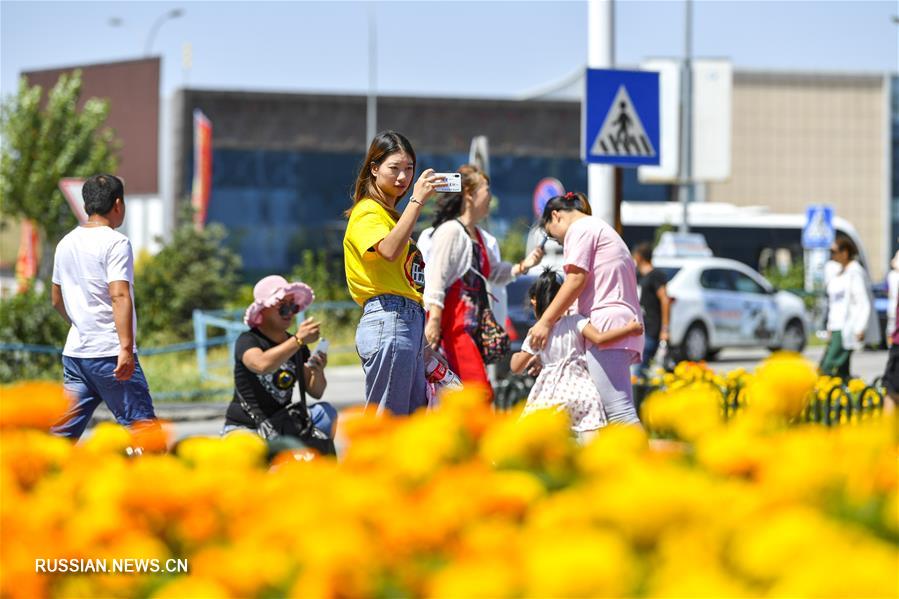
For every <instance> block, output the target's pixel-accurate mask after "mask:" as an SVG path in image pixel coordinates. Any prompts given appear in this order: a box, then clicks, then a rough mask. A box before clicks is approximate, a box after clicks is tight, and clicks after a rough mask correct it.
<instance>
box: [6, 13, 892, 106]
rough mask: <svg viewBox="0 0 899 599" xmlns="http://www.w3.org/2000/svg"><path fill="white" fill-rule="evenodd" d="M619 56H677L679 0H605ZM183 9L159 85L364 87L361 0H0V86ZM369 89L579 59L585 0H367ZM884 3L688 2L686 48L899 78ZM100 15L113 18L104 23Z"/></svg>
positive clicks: (459, 82)
mask: <svg viewBox="0 0 899 599" xmlns="http://www.w3.org/2000/svg"><path fill="white" fill-rule="evenodd" d="M615 6H616V8H615V10H616V59H617V62H618V64H619V65H637V64H639V62H640V61H641V60H642V59H644V58H646V57H654V56H679V55H680V54H681V53H682V51H683V2H680V1H677V0H672V1H670V2H658V1H652V2H650V1H639V0H626V1H619V2H616V5H615ZM178 7H180V8H183V9H184V10H185V15H184V16H183V17H181V18H180V19H177V20H172V21H169V22H167V23H165V24H164V25H163V26H162V27H161V29H160V30H159V33H158V35H157V36H156V38H155V42H154V44H153V53H154V54H160V55H162V56H163V77H162V86H163V90H162V92H163V93H164V94H166V95H168V94H169V93H171V91H172V90H174V89H176V88H178V87H181V86H183V85H184V81H185V74H184V72H183V71H182V60H181V55H182V46H183V44H184V43H185V42H190V43H191V44H192V47H193V68H192V70H191V71H190V73H189V75H187V77H188V79H187V81H188V83H189V85H190V86H193V87H202V88H219V89H268V90H291V91H332V92H348V93H363V92H364V91H365V89H366V87H367V82H368V69H367V62H366V56H367V47H368V46H367V31H368V29H367V27H368V26H367V16H366V15H367V6H366V4H365V3H358V2H252V3H251V2H108V3H102V2H7V1H3V2H2V3H0V73H2V80H0V93H2V95H4V96H6V95H7V94H9V93H12V92H13V91H14V89H15V86H16V80H17V77H18V74H19V73H20V72H21V71H22V70H28V69H36V68H49V67H56V66H67V65H73V64H85V63H95V62H104V61H112V60H121V59H128V58H134V57H138V56H140V55H141V54H142V52H143V47H144V43H145V40H146V38H147V33H148V31H149V29H150V26H151V24H152V23H153V21H154V20H155V18H156V17H157V16H159V15H161V14H163V13H164V12H166V11H167V10H171V9H173V8H178ZM375 10H376V15H377V17H376V18H377V24H378V41H379V51H378V88H379V89H380V91H381V92H382V93H387V94H410V95H448V96H475V97H510V96H511V97H515V96H519V95H521V94H522V93H524V92H527V91H529V90H531V89H534V88H537V87H540V86H541V85H543V84H546V83H548V82H551V81H555V80H558V79H560V78H562V77H564V76H565V75H568V74H569V73H571V72H572V71H574V70H575V69H576V68H578V67H579V66H581V65H583V64H584V63H585V62H586V51H587V50H586V49H587V33H586V16H587V6H586V3H585V2H565V1H556V2H477V3H475V2H378V3H377V4H375ZM895 14H899V2H896V1H893V0H888V1H870V2H866V1H834V2H821V1H808V2H775V1H770V2H758V1H752V2H750V1H723V0H719V1H696V2H695V4H694V17H695V18H694V32H695V35H694V54H695V55H696V56H714V57H729V58H730V59H731V60H732V61H733V63H734V65H735V66H736V68H738V69H739V68H745V69H774V70H804V71H808V70H811V71H825V72H829V71H847V72H858V71H864V72H878V71H890V72H896V71H897V61H899V46H897V33H899V26H897V25H895V24H894V23H893V22H892V19H891V17H892V15H895ZM111 17H118V18H120V19H121V20H122V24H121V25H120V26H119V27H111V26H110V25H109V24H108V22H109V19H110V18H111Z"/></svg>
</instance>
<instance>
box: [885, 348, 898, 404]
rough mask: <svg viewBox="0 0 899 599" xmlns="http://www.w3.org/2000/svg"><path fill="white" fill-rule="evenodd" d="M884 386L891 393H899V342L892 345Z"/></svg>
mask: <svg viewBox="0 0 899 599" xmlns="http://www.w3.org/2000/svg"><path fill="white" fill-rule="evenodd" d="M883 386H884V387H886V390H887V393H889V394H890V395H899V344H894V345H893V346H892V347H890V355H889V357H888V358H887V367H886V370H884V371H883Z"/></svg>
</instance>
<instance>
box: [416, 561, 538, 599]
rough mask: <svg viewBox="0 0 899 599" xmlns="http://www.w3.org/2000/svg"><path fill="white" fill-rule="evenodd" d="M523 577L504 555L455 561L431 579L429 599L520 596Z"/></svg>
mask: <svg viewBox="0 0 899 599" xmlns="http://www.w3.org/2000/svg"><path fill="white" fill-rule="evenodd" d="M519 578H520V575H519V572H518V567H517V566H516V564H513V563H510V561H509V560H508V559H504V558H503V556H502V555H492V556H481V559H477V560H474V559H468V560H462V561H458V562H453V563H451V564H449V565H448V566H447V567H445V568H443V569H442V570H440V571H439V572H437V574H436V575H434V577H433V578H432V579H431V581H430V583H429V585H428V591H427V595H428V597H446V598H447V599H458V598H460V597H473V598H474V597H485V598H494V597H496V598H501V597H516V596H519V595H520V594H519V591H518V589H519V585H520V581H519Z"/></svg>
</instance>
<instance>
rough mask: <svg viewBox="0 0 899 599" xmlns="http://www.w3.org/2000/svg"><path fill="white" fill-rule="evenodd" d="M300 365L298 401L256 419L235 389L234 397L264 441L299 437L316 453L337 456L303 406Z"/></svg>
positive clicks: (304, 382) (304, 401)
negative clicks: (260, 432)
mask: <svg viewBox="0 0 899 599" xmlns="http://www.w3.org/2000/svg"><path fill="white" fill-rule="evenodd" d="M302 368H303V366H302V364H301V365H300V376H298V377H297V378H298V379H299V384H300V401H299V403H291V404H288V405H286V406H284V407H283V408H281V409H280V410H278V411H277V412H275V413H274V414H272V415H271V416H269V417H268V418H267V419H266V420H264V421H262V422H259V421H257V420H258V419H257V417H256V416H255V415H254V414H253V411H252V410H251V409H250V405H249V403H247V401H246V400H245V399H244V397H243V395H241V394H240V391H239V390H237V389H235V391H236V392H237V399H238V401H240V405H241V407H242V408H243V409H244V411H245V412H246V413H247V414H248V415H249V416H250V418H252V419H253V421H254V422H255V423H256V427H257V429H260V430H261V431H262V435H263V436H264V437H265V439H266V440H267V441H271V440H273V439H277V438H278V437H281V436H283V437H293V438H295V439H299V440H300V442H301V443H302V444H303V445H305V446H306V447H309V448H310V449H314V450H315V451H317V452H318V453H319V455H332V456H336V455H337V448H336V447H335V446H334V439H332V438H331V437H329V436H328V435H327V433H325V432H324V431H322V430H321V429H318V428H316V427H315V424H314V423H313V422H312V418H311V417H310V415H309V408H308V406H307V405H306V377H305V376H304V371H303V370H302Z"/></svg>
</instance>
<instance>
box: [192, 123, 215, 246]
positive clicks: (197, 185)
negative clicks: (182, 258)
mask: <svg viewBox="0 0 899 599" xmlns="http://www.w3.org/2000/svg"><path fill="white" fill-rule="evenodd" d="M211 191H212V122H211V121H210V120H209V119H208V118H206V115H205V114H203V111H202V110H200V109H196V110H194V181H193V189H192V192H191V199H190V202H191V205H193V207H194V224H195V225H196V227H197V229H202V228H203V226H204V225H205V224H206V212H207V210H208V208H209V196H210V192H211Z"/></svg>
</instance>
